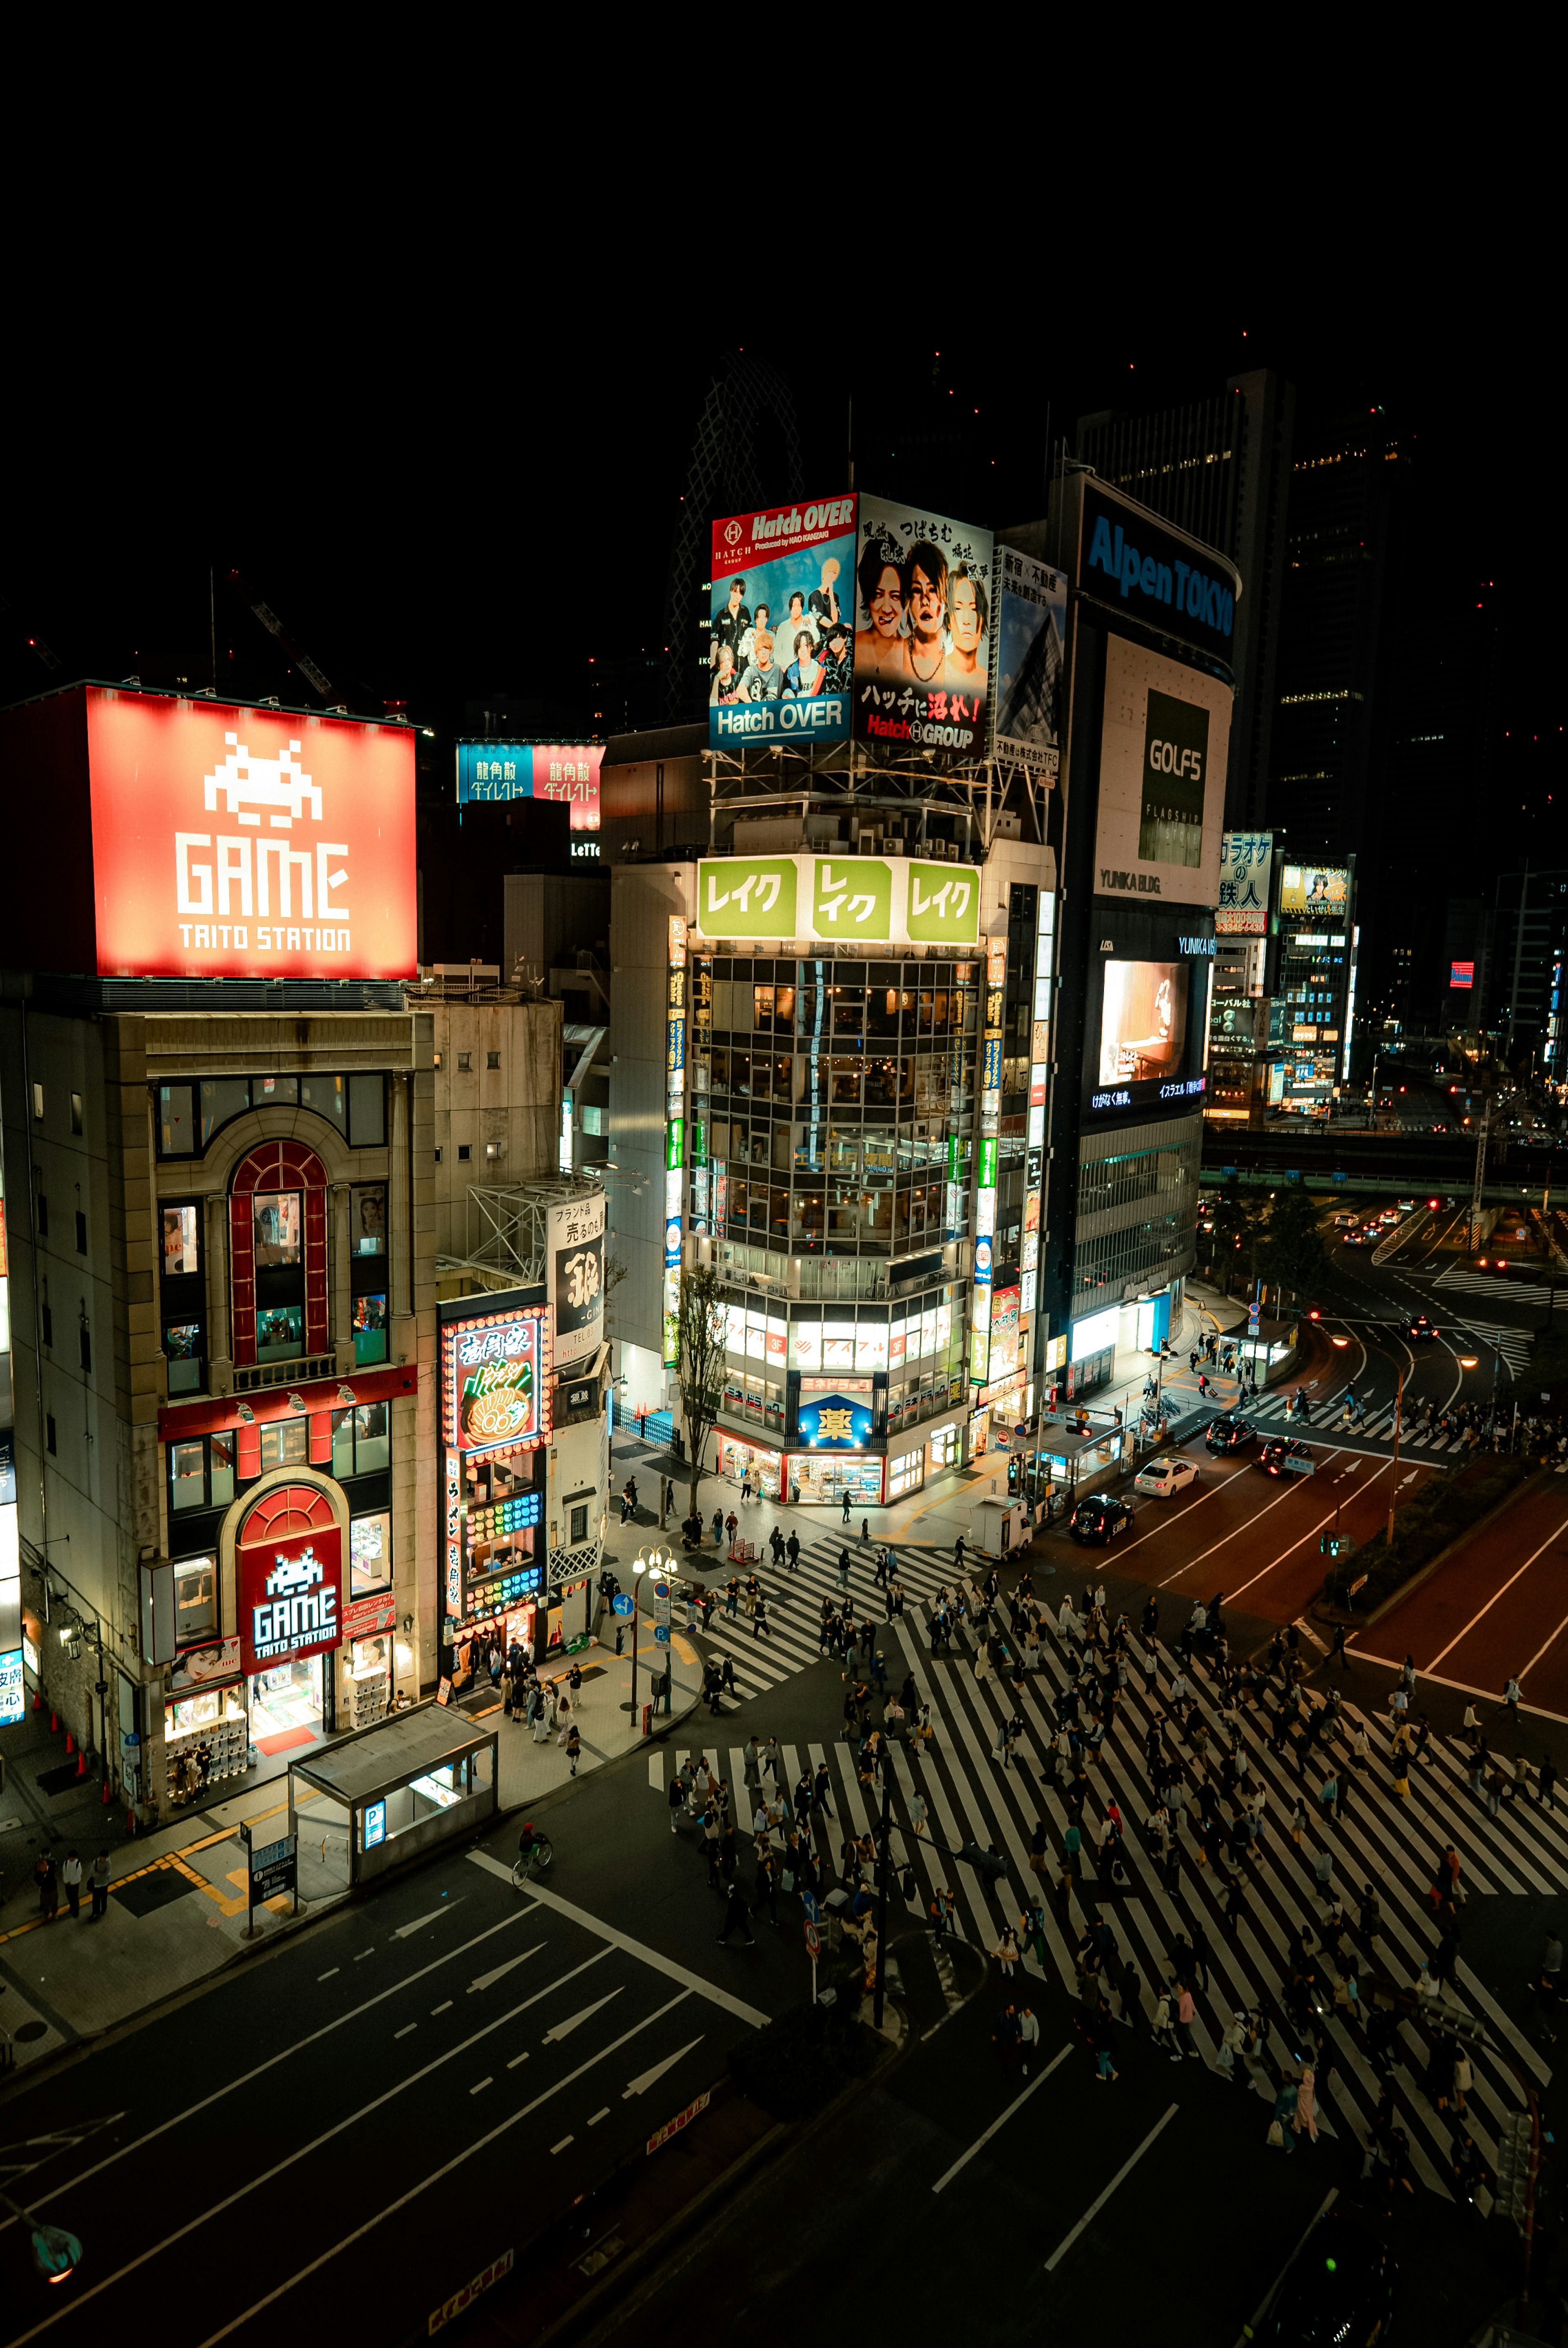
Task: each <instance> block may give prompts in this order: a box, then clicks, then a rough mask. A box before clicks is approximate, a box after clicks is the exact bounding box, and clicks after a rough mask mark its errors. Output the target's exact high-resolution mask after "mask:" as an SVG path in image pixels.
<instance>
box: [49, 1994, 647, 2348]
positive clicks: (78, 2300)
mask: <svg viewBox="0 0 1568 2348" xmlns="http://www.w3.org/2000/svg"><path fill="white" fill-rule="evenodd" d="M609 1954H610V1951H609V1950H608V1949H607V1948H606V1949H600V1950H599V1951H598V1952H597V1953H596V1954H595V1955H593V1956H591V1957H585V1958H584V1959H583V1961H582V1962H581V1964H580V1965H574V1966H573V1967H572V1969H571V1971H570V1972H566V1973H562V1974H560V1975H559V1978H558V1979H557V1980H555V1981H553V1982H548V1983H547V1984H546V1986H545V1987H544V1988H543V1989H541V1990H536V1992H535V1993H534V1994H533V1996H532V1997H526V1998H525V1999H524V2000H523V2002H522V2003H521V2005H515V2006H513V2008H512V2009H511V2012H510V2013H503V2014H500V2015H498V2016H497V2019H496V2020H495V2021H494V2022H487V2023H486V2024H484V2026H483V2027H482V2028H481V2029H478V2030H476V2031H475V2032H474V2034H473V2035H472V2037H469V2038H465V2039H464V2040H463V2041H462V2042H461V2044H458V2045H456V2046H454V2047H453V2048H452V2050H451V2052H450V2054H447V2055H437V2056H436V2059H435V2061H434V2062H430V2063H426V2065H425V2068H424V2069H423V2070H422V2071H411V2072H410V2073H409V2075H408V2076H407V2078H406V2079H399V2080H398V2081H397V2083H396V2085H395V2086H391V2087H387V2088H385V2089H384V2091H383V2092H382V2094H380V2095H379V2096H374V2097H373V2098H372V2100H371V2101H370V2102H369V2103H368V2104H362V2105H361V2106H360V2107H359V2109H358V2110H357V2111H353V2112H347V2113H345V2114H344V2116H343V2118H342V2119H341V2120H334V2121H333V2125H332V2127H329V2128H323V2131H322V2133H321V2135H320V2136H318V2137H312V2139H311V2141H310V2143H309V2144H302V2145H300V2146H298V2147H296V2148H295V2149H294V2150H293V2151H292V2152H290V2153H285V2155H284V2156H283V2157H282V2160H275V2161H274V2162H273V2163H272V2168H268V2169H265V2170H263V2171H262V2173H261V2176H260V2177H252V2178H251V2179H250V2180H249V2181H248V2183H246V2184H244V2185H241V2186H237V2187H236V2188H235V2189H234V2191H233V2192H232V2193H228V2194H225V2195H224V2197H223V2199H222V2200H221V2201H214V2202H213V2203H212V2204H211V2206H210V2208H209V2209H203V2210H200V2212H199V2213H198V2214H197V2216H195V2217H194V2218H188V2219H186V2221H185V2223H184V2224H183V2225H182V2226H177V2227H176V2228H175V2230H174V2231H173V2232H172V2233H171V2234H165V2236H164V2237H163V2240H161V2241H160V2242H152V2243H149V2246H148V2248H147V2249H146V2250H138V2252H137V2255H136V2256H135V2258H134V2259H128V2260H127V2261H126V2263H125V2265H124V2266H122V2267H117V2268H116V2269H115V2271H114V2272H113V2274H107V2275H105V2277H104V2279H103V2281H101V2282H95V2283H94V2284H92V2285H91V2287H90V2288H89V2289H88V2290H87V2291H76V2292H73V2294H72V2296H71V2298H70V2300H69V2302H67V2305H65V2306H64V2307H62V2308H60V2309H59V2311H58V2312H57V2313H56V2314H54V2315H46V2316H45V2317H44V2318H43V2319H42V2321H41V2322H37V2323H35V2324H34V2326H33V2329H32V2330H31V2332H24V2333H20V2334H19V2335H18V2337H17V2338H16V2339H15V2340H14V2341H13V2342H11V2343H10V2348H25V2343H26V2342H27V2341H29V2340H36V2338H37V2337H38V2335H39V2333H43V2332H47V2331H49V2330H50V2329H51V2327H52V2326H53V2325H55V2324H56V2323H58V2322H59V2321H60V2319H61V2317H62V2316H66V2315H69V2314H70V2313H71V2312H72V2310H73V2309H74V2308H77V2307H85V2306H86V2304H87V2301H88V2300H89V2299H96V2298H97V2295H98V2293H99V2291H108V2288H109V2286H110V2284H111V2283H117V2282H123V2281H124V2280H125V2278H126V2276H127V2275H129V2274H134V2273H135V2272H136V2271H137V2269H138V2267H143V2266H145V2265H146V2264H147V2262H148V2260H149V2259H156V2258H158V2257H159V2256H160V2255H161V2254H162V2252H163V2251H165V2250H172V2249H173V2247H174V2245H175V2243H176V2242H182V2241H183V2240H185V2237H186V2236H187V2234H193V2233H194V2232H195V2231H196V2229H197V2228H198V2226H204V2225H206V2223H207V2221H208V2219H210V2218H218V2217H221V2215H222V2213H223V2211H224V2210H225V2209H232V2208H233V2207H234V2204H235V2203H236V2202H237V2201H243V2200H244V2199H245V2197H246V2195H247V2194H250V2193H254V2192H256V2191H258V2190H259V2188H261V2186H263V2185H270V2184H271V2183H272V2179H273V2178H274V2177H281V2176H282V2173H283V2171H284V2170H285V2169H286V2168H292V2167H293V2165H294V2163H295V2162H296V2161H297V2160H305V2159H308V2158H309V2157H310V2155H311V2154H312V2153H313V2152H319V2151H320V2150H321V2148H322V2147H323V2144H330V2143H331V2142H332V2140H333V2137H338V2136H342V2134H343V2130H344V2128H350V2127H354V2125H355V2123H356V2122H357V2121H359V2120H364V2119H368V2118H369V2117H370V2115H371V2113H372V2112H378V2111H379V2110H380V2109H381V2107H382V2106H383V2104H389V2103H391V2102H392V2100H393V2098H394V2096H400V2095H402V2094H403V2092H404V2090H405V2088H406V2087H414V2086H417V2085H418V2084H419V2082H420V2080H421V2079H428V2078H429V2077H430V2075H431V2074H432V2073H433V2072H436V2071H441V2070H445V2068H446V2065H447V2064H448V2063H452V2062H455V2061H456V2059H457V2057H458V2056H459V2055H466V2053H467V2052H468V2049H469V2048H470V2047H471V2046H477V2044H479V2041H480V2040H481V2038H487V2037H489V2035H490V2034H491V2033H492V2031H496V2030H504V2029H505V2028H506V2025H507V2023H508V2022H515V2021H516V2020H517V2018H518V2014H519V2013H527V2012H528V2008H529V2006H530V2005H537V2004H538V2002H539V2000H540V1998H541V1997H548V1996H549V1995H550V1993H551V1992H552V1991H553V1990H558V1989H560V1988H563V1987H564V1986H565V1984H566V1983H567V1982H569V1981H574V1980H575V1979H576V1978H577V1975H578V1974H579V1973H585V1972H587V1971H588V1969H589V1965H596V1964H598V1963H599V1962H600V1958H602V1957H607V1956H608V1955H609ZM384 1994H390V1993H389V1992H388V1993H384ZM689 1994H690V1993H689V1992H684V1991H683V1992H682V1996H685V1995H689ZM371 2003H373V2004H374V2003H377V2001H376V2000H374V1999H373V2000H372V2001H371ZM680 2003H681V1999H680V1998H679V1997H674V1998H671V2000H670V2003H669V2004H668V2005H663V2006H661V2007H660V2009H659V2013H656V2014H650V2015H649V2017H648V2020H649V2022H657V2021H658V2019H659V2015H660V2014H663V2013H669V2012H670V2009H671V2006H675V2005H679V2004H680ZM647 2026H648V2024H647V2023H639V2024H637V2025H636V2028H634V2029H631V2030H629V2031H628V2032H627V2033H626V2034H625V2037H623V2038H620V2039H617V2040H616V2042H615V2044H614V2045H611V2046H607V2047H606V2048H605V2050H604V2054H605V2055H613V2054H614V2052H615V2050H616V2046H623V2045H624V2044H626V2040H627V2039H629V2038H635V2037H636V2035H637V2032H638V2030H642V2029H646V2028H647ZM321 2035H323V2033H321V2032H318V2033H317V2036H318V2037H319V2036H321ZM603 2059H604V2055H591V2056H590V2057H589V2060H588V2061H587V2062H586V2063H584V2064H582V2065H579V2068H578V2069H577V2070H576V2071H573V2072H572V2073H571V2074H570V2075H569V2078H566V2079H562V2080H561V2081H559V2085H558V2086H557V2087H550V2088H547V2089H546V2091H545V2095H544V2096H538V2097H536V2099H535V2102H534V2103H533V2104H530V2105H529V2106H528V2110H529V2111H532V2110H534V2109H535V2108H536V2107H537V2106H538V2104H542V2103H543V2102H544V2101H545V2100H546V2096H551V2095H555V2094H557V2093H558V2092H559V2087H564V2086H569V2085H570V2083H571V2080H572V2079H579V2078H580V2077H581V2076H582V2074H583V2072H584V2071H590V2070H591V2069H592V2068H593V2065H594V2064H595V2063H599V2062H602V2061H603ZM265 2067H266V2066H265V2065H262V2068H263V2069H264V2068H265ZM523 2116H524V2114H523V2113H521V2112H518V2113H516V2114H514V2118H516V2119H521V2118H522V2117H523ZM503 2125H504V2126H505V2127H510V2126H511V2125H512V2121H510V2120H508V2121H506V2122H505V2123H504V2124H503ZM155 2133H156V2131H155ZM494 2133H495V2134H497V2135H499V2134H500V2133H501V2130H500V2129H497V2130H496V2131H494ZM489 2141H490V2138H489V2137H481V2138H479V2139H478V2140H477V2142H478V2143H483V2144H487V2143H489ZM468 2149H469V2150H470V2151H474V2150H477V2144H476V2145H471V2146H470V2147H468ZM460 2157H461V2156H460ZM106 2165H107V2164H106ZM451 2166H453V2167H456V2162H454V2163H452V2164H451ZM442 2174H443V2175H444V2174H445V2171H443V2172H442ZM78 2181H79V2180H78ZM434 2181H436V2180H434V2179H433V2180H432V2182H434ZM410 2199H413V2196H412V2195H410V2194H405V2196H404V2200H405V2201H406V2200H410ZM34 2206H35V2208H36V2203H35V2205H34ZM402 2206H403V2203H402V2202H394V2203H393V2204H392V2205H391V2207H390V2208H389V2209H384V2210H383V2211H382V2212H381V2213H380V2214H381V2216H382V2217H388V2216H390V2215H391V2211H392V2209H401V2208H402ZM372 2222H373V2223H374V2222H375V2221H374V2220H373V2221H372ZM353 2239H354V2238H353V2237H352V2236H351V2237H350V2240H353ZM338 2247H339V2248H340V2249H341V2248H342V2247H343V2245H342V2244H341V2243H340V2244H339V2246H338ZM327 2256H328V2257H331V2256H332V2253H331V2251H329V2252H328V2253H327ZM317 2263H318V2264H319V2263H321V2261H319V2260H318V2261H317ZM303 2271H304V2272H305V2273H309V2272H310V2271H311V2270H310V2269H309V2268H306V2269H305V2270H303ZM296 2280H298V2278H296ZM281 2288H282V2289H283V2290H287V2289H288V2285H287V2284H286V2283H285V2284H283V2285H282V2286H281ZM276 2296H277V2293H276V2292H274V2293H272V2297H274V2298H275V2297H276ZM266 2303H267V2302H265V2301H258V2302H257V2307H261V2306H264V2305H265V2304H266ZM246 2312H247V2314H250V2315H254V2314H255V2313H256V2312H257V2309H256V2308H250V2309H248V2310H247V2311H246ZM244 2321H245V2317H244V2316H242V2315H241V2316H236V2318H235V2319H234V2322H233V2323H230V2324H226V2325H225V2326H224V2332H231V2331H233V2330H234V2328H235V2325H236V2324H239V2323H242V2322H244ZM212 2337H213V2339H214V2340H220V2339H221V2338H222V2337H223V2333H222V2332H216V2333H213V2335H212Z"/></svg>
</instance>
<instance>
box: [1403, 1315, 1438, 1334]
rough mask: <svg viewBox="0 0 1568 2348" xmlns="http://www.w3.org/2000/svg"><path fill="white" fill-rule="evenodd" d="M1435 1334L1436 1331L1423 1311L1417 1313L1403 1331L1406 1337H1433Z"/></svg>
mask: <svg viewBox="0 0 1568 2348" xmlns="http://www.w3.org/2000/svg"><path fill="white" fill-rule="evenodd" d="M1405 1334H1406V1336H1407V1337H1415V1338H1418V1339H1421V1338H1428V1337H1435V1336H1436V1335H1437V1334H1438V1333H1437V1331H1436V1330H1435V1329H1434V1328H1433V1326H1432V1324H1431V1323H1430V1321H1429V1320H1428V1319H1427V1316H1426V1314H1425V1313H1417V1315H1416V1317H1415V1319H1414V1320H1413V1321H1412V1322H1411V1323H1410V1325H1409V1328H1408V1329H1407V1330H1406V1332H1405Z"/></svg>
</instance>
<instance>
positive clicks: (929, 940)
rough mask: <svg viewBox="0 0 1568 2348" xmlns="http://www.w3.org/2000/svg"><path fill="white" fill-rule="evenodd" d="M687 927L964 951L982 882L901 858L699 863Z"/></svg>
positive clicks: (713, 934)
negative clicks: (691, 922)
mask: <svg viewBox="0 0 1568 2348" xmlns="http://www.w3.org/2000/svg"><path fill="white" fill-rule="evenodd" d="M695 928H696V931H697V933H698V934H699V935H700V936H702V937H704V938H773V939H785V938H789V939H794V938H800V939H803V940H806V941H811V940H816V941H820V942H822V943H824V944H836V943H838V942H840V941H843V940H850V941H853V942H856V943H857V944H858V943H866V944H873V945H947V946H969V947H972V946H974V945H975V944H976V943H977V942H978V941H979V933H980V875H979V869H978V867H976V866H974V865H968V864H964V865H958V866H954V865H952V864H935V863H931V864H927V863H922V862H919V861H918V860H915V859H913V858H904V857H896V858H892V859H886V860H885V859H883V858H881V857H876V856H807V855H797V856H714V857H703V858H702V859H701V860H700V861H699V863H698V867H697V919H696V923H695Z"/></svg>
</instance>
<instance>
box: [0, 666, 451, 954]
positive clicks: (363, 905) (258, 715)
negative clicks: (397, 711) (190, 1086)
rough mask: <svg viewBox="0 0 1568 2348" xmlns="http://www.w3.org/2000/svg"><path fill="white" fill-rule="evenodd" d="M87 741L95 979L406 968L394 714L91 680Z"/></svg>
mask: <svg viewBox="0 0 1568 2348" xmlns="http://www.w3.org/2000/svg"><path fill="white" fill-rule="evenodd" d="M87 771H88V780H89V789H90V798H91V810H92V817H91V819H92V875H93V911H94V920H95V926H96V931H97V973H98V975H99V976H100V977H135V978H389V979H390V978H413V977H414V976H415V973H416V970H417V927H418V924H417V893H416V881H415V847H414V736H413V735H412V733H411V732H410V730H409V729H408V727H407V726H382V725H367V724H364V723H361V722H359V721H357V720H354V719H349V718H341V717H318V716H313V715H306V716H301V715H299V714H298V713H292V712H288V711H278V710H272V709H242V708H237V707H229V706H226V705H224V704H222V703H221V702H215V701H200V702H191V701H186V700H183V699H180V698H179V697H177V696H174V695H150V694H149V695H143V694H138V693H122V692H118V691H113V690H110V689H109V688H108V687H104V686H98V685H90V686H88V687H87ZM62 848H63V850H68V851H69V852H76V853H79V852H80V848H81V843H79V842H76V843H69V844H67V843H62ZM36 877H37V879H38V880H39V882H40V885H42V884H43V882H44V880H45V877H46V876H44V875H42V874H40V875H38V876H36Z"/></svg>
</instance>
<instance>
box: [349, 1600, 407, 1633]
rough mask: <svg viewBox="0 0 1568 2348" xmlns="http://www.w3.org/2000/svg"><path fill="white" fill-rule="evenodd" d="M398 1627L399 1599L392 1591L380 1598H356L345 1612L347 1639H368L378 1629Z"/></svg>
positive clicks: (384, 1629) (385, 1629)
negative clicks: (397, 1599)
mask: <svg viewBox="0 0 1568 2348" xmlns="http://www.w3.org/2000/svg"><path fill="white" fill-rule="evenodd" d="M396 1627H397V1601H396V1599H395V1597H394V1596H393V1595H392V1593H391V1592H390V1591H388V1592H386V1593H385V1594H384V1596H382V1597H379V1598H356V1599H355V1600H354V1603H353V1604H352V1605H350V1606H345V1607H344V1608H343V1637H344V1638H345V1639H368V1638H370V1637H372V1636H373V1635H374V1633H375V1632H378V1631H393V1630H395V1629H396Z"/></svg>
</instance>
